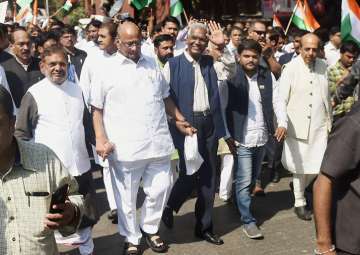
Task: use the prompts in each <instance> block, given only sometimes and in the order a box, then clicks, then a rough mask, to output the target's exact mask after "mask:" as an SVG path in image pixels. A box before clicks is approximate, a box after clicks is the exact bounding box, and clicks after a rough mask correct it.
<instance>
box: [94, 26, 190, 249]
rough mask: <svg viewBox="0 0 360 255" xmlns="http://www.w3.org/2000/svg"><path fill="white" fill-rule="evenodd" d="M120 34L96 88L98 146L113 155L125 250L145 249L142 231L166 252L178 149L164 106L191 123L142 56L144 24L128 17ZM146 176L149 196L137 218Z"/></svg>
mask: <svg viewBox="0 0 360 255" xmlns="http://www.w3.org/2000/svg"><path fill="white" fill-rule="evenodd" d="M118 38H119V42H118V52H117V53H116V55H115V56H113V57H111V60H110V62H111V63H109V64H108V68H107V70H106V71H105V72H104V73H103V75H102V78H101V79H100V80H97V81H96V83H97V86H92V91H91V106H92V108H93V119H94V128H95V133H96V150H97V153H98V154H99V155H100V156H102V157H103V158H107V157H108V159H109V166H110V172H111V178H112V184H113V187H114V193H115V199H116V204H117V208H118V229H119V232H120V234H121V235H122V236H124V237H125V241H126V243H125V246H124V254H132V255H136V254H140V250H139V247H138V245H139V244H140V240H141V237H142V235H143V234H144V235H145V238H146V241H147V244H148V245H149V246H150V248H151V249H152V250H154V251H157V252H165V251H166V250H167V246H166V244H165V243H164V241H162V240H161V239H160V236H159V234H158V230H159V225H160V220H161V215H162V212H163V209H164V207H165V205H166V202H167V199H168V196H169V194H170V190H171V187H172V173H171V171H170V156H171V154H172V152H173V151H174V145H173V142H172V139H171V136H170V132H169V127H168V124H167V119H166V113H165V108H166V110H167V113H168V114H170V115H171V117H172V118H173V119H174V121H176V122H177V121H180V122H181V123H180V126H181V125H182V124H184V125H185V124H186V125H187V123H185V121H184V117H183V116H182V115H181V114H180V113H179V112H178V110H177V108H176V107H175V105H174V103H173V102H172V101H171V99H170V98H169V86H168V85H167V84H166V82H165V79H164V78H163V76H162V74H161V71H160V70H159V69H158V67H157V66H156V64H155V62H154V61H153V60H152V59H149V58H147V57H144V56H142V54H141V48H140V47H141V33H140V30H139V28H138V27H137V26H136V25H135V24H134V23H132V22H125V23H123V24H121V25H120V26H119V28H118ZM189 128H190V127H189ZM190 129H191V128H190ZM183 130H185V129H183ZM189 134H191V133H190V132H189ZM141 180H142V183H143V185H142V186H143V190H144V193H145V200H144V203H143V206H142V212H141V218H140V219H138V217H137V215H136V201H137V199H136V198H137V193H138V189H139V186H140V181H141ZM142 232H143V234H142Z"/></svg>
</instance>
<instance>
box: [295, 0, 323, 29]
mask: <svg viewBox="0 0 360 255" xmlns="http://www.w3.org/2000/svg"><path fill="white" fill-rule="evenodd" d="M294 11H295V13H294V14H293V16H292V19H291V22H292V23H294V24H295V25H296V26H297V27H298V28H300V29H302V30H306V31H309V32H314V31H315V30H316V29H318V28H319V27H320V25H319V23H318V22H317V21H316V19H315V18H314V15H313V14H312V13H311V10H310V6H309V4H308V2H307V0H303V1H301V0H298V1H297V3H296V5H295V9H294Z"/></svg>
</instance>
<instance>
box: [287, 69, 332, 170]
mask: <svg viewBox="0 0 360 255" xmlns="http://www.w3.org/2000/svg"><path fill="white" fill-rule="evenodd" d="M290 68H291V67H290ZM300 69H301V68H300ZM300 71H301V76H302V77H303V80H302V81H303V82H302V83H301V84H300V85H298V86H309V88H308V91H311V93H310V94H311V95H312V96H311V101H310V105H305V103H304V102H306V100H304V101H303V102H300V101H299V102H298V107H299V109H303V110H304V111H305V109H306V108H308V107H311V110H310V112H309V116H308V119H310V125H309V129H308V136H307V139H302V138H299V137H296V136H294V135H291V134H290V135H289V136H288V137H287V138H286V140H285V142H284V150H283V154H282V163H283V165H284V167H285V168H286V169H288V170H289V171H291V172H293V173H297V174H317V173H319V171H320V166H321V162H322V159H323V155H324V152H325V149H326V145H327V139H328V133H329V132H328V131H329V123H328V122H329V119H328V111H327V108H326V106H325V102H324V97H323V95H322V93H323V92H322V90H323V87H322V86H323V84H321V83H320V82H315V81H319V79H317V78H316V74H314V72H310V71H309V70H308V69H302V70H300ZM307 81H314V82H307ZM297 92H298V93H299V91H297ZM292 93H294V91H293V92H290V97H291V96H292V95H291V94H292ZM295 93H296V91H295ZM288 109H289V105H288ZM289 121H291V118H290V119H289ZM290 125H291V124H290ZM299 127H300V126H296V127H294V128H295V131H296V129H298V128H299ZM300 128H303V127H300Z"/></svg>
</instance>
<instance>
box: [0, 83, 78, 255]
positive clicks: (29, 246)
mask: <svg viewBox="0 0 360 255" xmlns="http://www.w3.org/2000/svg"><path fill="white" fill-rule="evenodd" d="M13 111H14V109H13V102H12V99H11V96H10V94H9V92H8V91H7V90H6V89H5V88H4V87H1V86H0V122H1V123H2V124H1V125H0V137H1V143H0V254H12V255H20V254H27V255H56V254H58V250H57V246H56V243H55V238H54V233H53V230H54V229H58V230H59V231H60V233H61V234H62V235H64V236H67V235H70V234H72V233H74V232H75V231H76V229H77V226H78V224H79V220H80V219H81V218H80V216H81V214H82V212H83V209H84V207H83V200H82V197H81V196H80V195H79V193H78V192H77V190H78V185H77V182H76V180H75V179H74V178H73V177H72V176H71V175H70V174H69V172H68V171H67V169H66V168H65V167H64V166H63V164H62V163H61V162H60V160H59V159H58V158H57V156H56V155H55V154H54V153H53V152H52V151H51V150H50V149H48V148H47V147H46V146H44V145H40V144H36V143H33V142H25V141H21V140H16V139H15V138H14V125H15V117H14V116H13ZM64 184H69V189H68V198H67V201H66V202H65V204H58V205H56V207H57V209H62V212H61V213H55V214H53V213H52V214H50V213H49V209H50V200H51V194H52V193H53V192H54V191H55V190H57V189H58V188H59V187H61V186H62V185H64ZM54 209H55V208H54Z"/></svg>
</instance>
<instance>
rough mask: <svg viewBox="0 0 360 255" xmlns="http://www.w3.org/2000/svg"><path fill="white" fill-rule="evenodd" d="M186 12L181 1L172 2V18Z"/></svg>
mask: <svg viewBox="0 0 360 255" xmlns="http://www.w3.org/2000/svg"><path fill="white" fill-rule="evenodd" d="M183 11H184V7H183V5H182V3H181V2H180V0H170V16H173V17H177V16H179V15H180V14H181V13H182V12H183Z"/></svg>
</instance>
